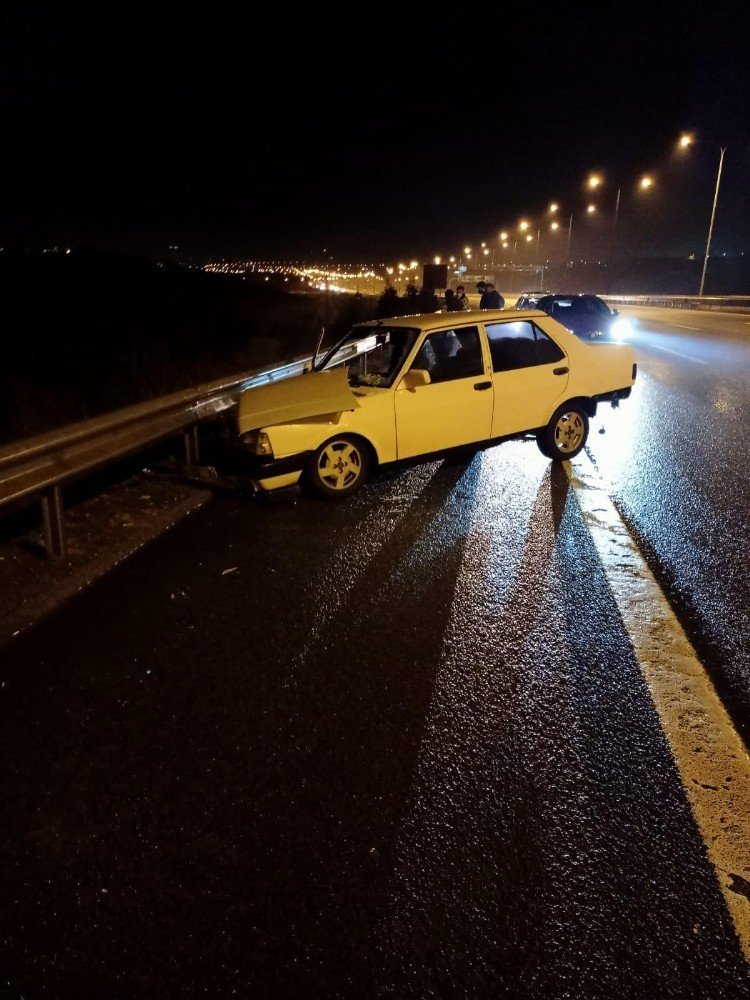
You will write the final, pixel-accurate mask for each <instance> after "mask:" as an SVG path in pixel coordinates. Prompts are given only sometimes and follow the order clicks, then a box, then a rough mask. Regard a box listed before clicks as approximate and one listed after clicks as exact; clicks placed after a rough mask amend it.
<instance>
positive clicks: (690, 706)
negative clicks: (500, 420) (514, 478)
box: [566, 454, 750, 961]
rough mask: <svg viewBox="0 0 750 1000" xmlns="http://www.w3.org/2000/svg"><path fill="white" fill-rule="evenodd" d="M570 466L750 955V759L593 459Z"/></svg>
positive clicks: (749, 957)
mask: <svg viewBox="0 0 750 1000" xmlns="http://www.w3.org/2000/svg"><path fill="white" fill-rule="evenodd" d="M566 469H567V473H568V479H569V480H570V483H571V486H572V488H573V491H574V494H575V497H576V500H577V501H578V505H579V506H580V508H581V511H582V512H583V516H584V519H585V521H586V524H587V526H588V528H589V531H590V533H591V536H592V538H593V541H594V545H595V547H596V550H597V553H598V555H599V558H600V560H601V563H602V566H603V568H604V573H605V576H606V578H607V581H608V583H609V585H610V587H611V588H612V593H613V595H614V598H615V602H616V603H617V607H618V609H619V612H620V615H621V617H622V621H623V623H624V625H625V629H626V631H627V633H628V636H629V638H630V641H631V643H632V645H633V650H634V652H635V655H636V658H637V660H638V665H639V667H640V669H641V673H642V675H643V677H644V679H645V681H646V685H647V686H648V689H649V691H650V693H651V697H652V699H653V702H654V705H655V707H656V711H657V712H658V715H659V719H660V721H661V726H662V729H663V730H664V733H665V735H666V737H667V740H668V741H669V745H670V748H671V750H672V755H673V757H674V761H675V763H676V765H677V769H678V771H679V774H680V778H681V780H682V784H683V785H684V787H685V791H686V793H687V797H688V801H689V802H690V807H691V809H692V812H693V816H694V818H695V821H696V823H697V824H698V828H699V830H700V833H701V837H702V838H703V842H704V844H705V847H706V852H707V854H708V857H709V859H710V860H711V863H712V864H713V867H714V869H715V871H716V876H717V879H718V881H719V885H720V886H721V891H722V893H723V894H724V899H725V900H726V904H727V907H728V908H729V912H730V914H731V917H732V920H733V922H734V926H735V929H736V931H737V936H738V938H739V941H740V945H741V947H742V950H743V952H744V954H745V958H746V959H747V960H748V961H750V898H748V892H750V757H748V753H747V751H746V749H745V746H744V744H743V743H742V740H741V739H740V737H739V736H738V734H737V733H736V732H735V730H734V727H733V726H732V722H731V720H730V718H729V716H728V715H727V712H726V709H725V708H724V706H723V705H722V703H721V701H720V700H719V697H718V695H717V694H716V691H715V689H714V686H713V684H712V683H711V680H710V679H709V677H708V675H707V674H706V671H705V668H704V667H703V665H702V664H701V662H700V660H699V659H698V657H697V655H696V652H695V650H694V649H693V647H692V645H691V644H690V642H689V640H688V638H687V636H686V635H685V633H684V631H683V629H682V626H681V625H680V623H679V621H678V620H677V618H676V617H675V614H674V612H673V611H672V609H671V607H670V606H669V603H668V601H667V599H666V597H665V596H664V593H663V591H662V590H661V588H660V587H659V584H658V583H657V582H656V580H655V578H654V576H653V574H652V573H651V570H650V569H649V568H648V566H647V565H646V562H645V560H644V559H643V557H642V556H641V554H640V552H639V550H638V547H637V545H636V543H635V541H634V540H633V538H632V536H631V535H630V533H629V532H628V530H627V528H626V527H625V525H624V523H623V521H622V519H621V518H620V516H619V514H618V513H617V511H616V510H615V507H614V504H613V503H612V501H611V500H610V498H609V496H608V494H607V491H606V489H605V486H604V484H603V482H602V480H601V477H600V476H599V475H598V473H597V472H596V469H595V468H594V466H593V464H592V462H591V461H590V459H588V458H587V457H586V455H585V454H581V455H580V456H578V458H576V459H574V460H573V462H572V463H566Z"/></svg>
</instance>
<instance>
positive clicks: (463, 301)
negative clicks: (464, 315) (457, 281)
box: [456, 285, 470, 309]
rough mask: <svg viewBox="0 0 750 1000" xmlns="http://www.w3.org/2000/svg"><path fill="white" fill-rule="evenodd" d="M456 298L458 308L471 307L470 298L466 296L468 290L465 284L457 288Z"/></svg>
mask: <svg viewBox="0 0 750 1000" xmlns="http://www.w3.org/2000/svg"><path fill="white" fill-rule="evenodd" d="M456 299H457V300H458V303H459V304H458V305H457V306H456V309H469V308H470V306H469V300H468V299H467V298H466V290H465V288H464V286H463V285H459V286H458V287H457V288H456Z"/></svg>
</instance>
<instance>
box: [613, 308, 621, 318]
mask: <svg viewBox="0 0 750 1000" xmlns="http://www.w3.org/2000/svg"><path fill="white" fill-rule="evenodd" d="M612 315H613V316H619V315H620V310H619V309H613V310H612Z"/></svg>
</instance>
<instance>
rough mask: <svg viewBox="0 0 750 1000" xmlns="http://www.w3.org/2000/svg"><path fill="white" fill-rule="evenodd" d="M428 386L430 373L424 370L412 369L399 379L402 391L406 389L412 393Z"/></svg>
mask: <svg viewBox="0 0 750 1000" xmlns="http://www.w3.org/2000/svg"><path fill="white" fill-rule="evenodd" d="M429 384H430V373H429V372H428V371H427V370H426V369H425V368H412V370H411V371H409V372H407V373H406V374H405V375H404V377H403V378H402V379H401V386H400V388H402V389H408V390H409V392H414V390H415V389H418V388H419V387H420V386H422V385H429Z"/></svg>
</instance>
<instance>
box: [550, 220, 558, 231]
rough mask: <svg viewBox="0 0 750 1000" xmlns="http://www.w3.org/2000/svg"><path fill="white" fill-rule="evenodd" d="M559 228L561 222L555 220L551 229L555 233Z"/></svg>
mask: <svg viewBox="0 0 750 1000" xmlns="http://www.w3.org/2000/svg"><path fill="white" fill-rule="evenodd" d="M559 228H560V223H559V222H553V223H551V224H550V229H551V230H552V232H553V233H556V232H557V230H558V229H559Z"/></svg>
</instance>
